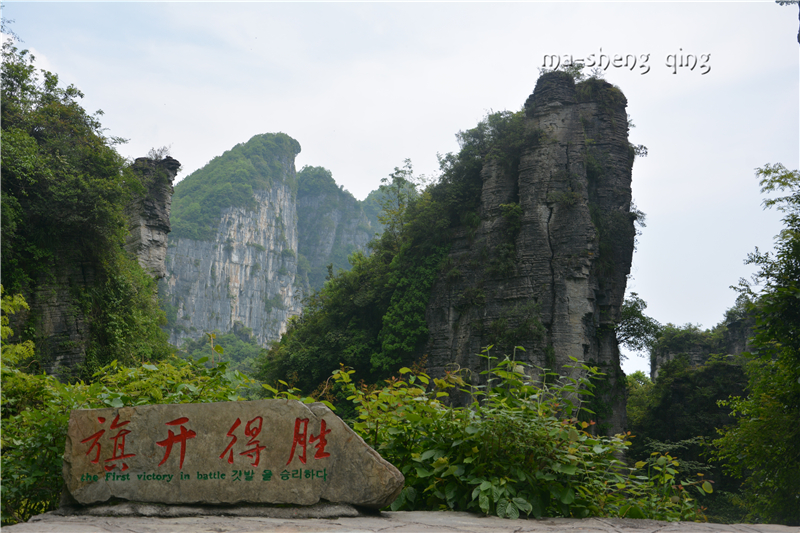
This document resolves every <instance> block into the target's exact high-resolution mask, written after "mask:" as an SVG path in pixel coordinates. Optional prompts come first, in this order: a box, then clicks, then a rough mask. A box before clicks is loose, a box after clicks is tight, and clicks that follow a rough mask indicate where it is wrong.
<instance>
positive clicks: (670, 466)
mask: <svg viewBox="0 0 800 533" xmlns="http://www.w3.org/2000/svg"><path fill="white" fill-rule="evenodd" d="M490 360H491V359H490ZM576 366H579V368H580V370H581V371H582V372H585V373H586V374H587V375H589V376H592V375H596V374H598V371H597V369H596V368H594V367H589V366H586V365H582V364H579V363H577V361H576ZM531 370H533V369H530V368H527V367H526V366H525V365H523V364H520V363H519V362H516V361H513V360H509V359H508V358H506V360H504V361H502V362H500V363H499V364H497V366H495V368H494V369H492V370H491V371H487V372H488V373H489V375H490V377H489V384H488V386H487V387H486V388H466V383H465V382H464V381H463V379H462V378H461V376H459V375H458V374H448V375H447V376H446V377H445V378H444V379H434V380H432V381H433V385H434V386H431V379H430V378H429V377H428V376H427V375H426V374H425V373H423V372H421V371H419V370H416V371H414V370H411V369H409V368H403V369H401V370H400V373H401V374H402V375H403V376H404V378H403V379H399V378H391V379H388V380H386V385H385V386H383V387H382V388H377V387H374V386H372V387H370V386H367V385H364V384H363V383H362V384H360V385H356V384H355V383H354V382H353V381H352V377H351V374H352V373H353V371H352V370H348V369H345V368H342V369H341V370H339V371H336V372H334V378H335V381H336V384H337V386H338V387H340V388H341V389H343V390H344V391H346V393H348V394H349V396H348V399H349V400H351V401H352V402H353V403H354V404H355V406H356V411H357V420H356V422H355V423H354V424H353V425H354V428H355V430H356V431H357V432H358V433H359V434H360V435H361V436H362V437H363V438H364V439H365V440H366V441H367V442H368V443H370V444H372V445H373V446H374V447H375V448H376V449H377V450H378V451H379V452H380V453H381V455H382V456H383V457H385V458H386V459H387V460H388V461H390V462H391V463H393V464H395V465H396V466H397V467H398V468H399V469H400V470H401V472H402V473H403V475H404V476H405V478H406V485H405V487H404V488H403V491H402V492H401V494H400V496H399V497H398V499H397V500H396V501H395V502H394V503H393V504H392V506H391V508H392V510H436V509H453V510H459V511H472V512H479V513H484V514H496V515H497V516H500V517H505V518H517V517H519V515H520V513H525V514H526V515H533V516H535V517H537V518H540V517H543V516H571V517H580V518H582V517H588V516H608V517H629V518H651V519H659V520H671V521H673V520H703V519H704V516H703V514H702V512H701V510H700V507H699V505H698V502H697V500H696V499H695V498H693V497H691V496H690V493H689V489H690V488H692V487H694V489H695V490H697V491H698V492H699V493H700V494H706V493H708V492H711V490H712V488H711V485H710V484H709V483H708V482H703V481H702V480H692V479H685V480H682V481H679V480H678V477H677V473H678V471H677V467H678V466H679V464H680V463H679V461H677V460H676V459H675V458H674V457H672V456H670V455H666V454H654V455H653V456H652V457H651V458H650V459H649V460H648V461H643V462H640V463H637V465H636V466H635V467H628V466H627V465H626V464H625V463H623V462H622V461H621V460H620V459H619V457H621V456H622V455H623V454H624V452H625V451H626V450H627V448H628V446H629V445H630V442H629V441H628V440H627V436H625V435H617V436H614V437H600V436H595V435H592V434H590V433H589V432H587V429H589V428H590V427H591V426H592V425H593V422H578V420H577V415H578V413H579V412H580V411H581V410H585V408H583V407H581V397H582V396H584V395H590V394H591V392H590V391H589V389H590V388H591V383H590V380H589V378H588V377H587V378H571V377H565V376H557V375H555V374H552V373H550V372H547V371H543V370H539V371H538V372H537V371H534V372H531ZM529 374H533V377H531V375H529ZM455 387H460V388H461V392H462V393H466V394H469V395H471V397H472V398H473V402H472V404H471V405H469V406H467V407H449V406H448V405H447V404H446V403H445V402H446V401H447V400H446V399H447V397H448V392H447V390H449V389H453V388H455ZM645 468H646V469H645Z"/></svg>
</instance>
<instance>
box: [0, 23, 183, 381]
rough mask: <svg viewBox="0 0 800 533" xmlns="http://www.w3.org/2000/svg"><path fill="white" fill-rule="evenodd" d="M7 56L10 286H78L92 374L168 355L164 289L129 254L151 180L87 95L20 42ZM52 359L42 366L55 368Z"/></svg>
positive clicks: (5, 188) (5, 198) (5, 190)
mask: <svg viewBox="0 0 800 533" xmlns="http://www.w3.org/2000/svg"><path fill="white" fill-rule="evenodd" d="M2 53H3V65H2V155H1V157H2V161H1V163H2V168H3V172H2V228H1V231H2V242H3V254H2V282H3V284H4V286H5V287H6V289H7V290H9V291H11V292H14V293H18V292H24V293H26V294H32V293H33V292H34V291H35V290H36V289H37V288H42V287H50V288H53V287H55V286H58V285H60V286H66V285H69V291H70V297H71V302H70V303H71V304H72V305H73V306H74V307H76V308H77V309H76V314H81V315H82V317H83V319H85V320H86V322H87V323H88V325H89V335H90V338H89V339H88V346H86V368H84V369H83V375H90V374H91V373H92V372H93V371H94V370H95V369H96V368H97V367H98V366H99V365H103V364H107V363H108V362H109V361H111V359H114V358H117V359H120V360H124V361H134V360H142V359H149V358H154V357H162V356H165V355H166V354H167V353H168V345H167V342H166V335H165V334H163V333H162V332H161V330H160V328H159V324H160V323H161V322H162V320H163V316H162V314H161V313H160V312H159V310H158V308H157V306H156V304H155V300H154V298H153V294H154V291H155V286H154V284H153V282H152V280H151V279H150V278H149V277H148V276H147V275H146V274H145V273H144V271H143V270H142V268H141V267H140V266H139V264H138V263H137V262H136V261H135V260H134V259H133V258H132V257H130V256H129V255H128V254H126V253H125V252H124V251H123V249H122V245H123V243H124V238H125V234H126V230H127V219H126V217H125V214H124V209H125V206H126V205H127V204H128V203H129V202H130V201H131V200H132V199H133V198H135V197H136V196H137V195H140V194H142V193H143V192H144V187H143V184H142V180H143V179H145V178H144V176H143V175H141V174H137V173H134V172H133V171H132V170H131V168H130V167H129V166H128V165H127V163H126V161H125V160H124V159H123V158H122V156H120V155H119V153H117V151H116V150H115V149H114V145H115V144H116V143H119V142H123V141H122V140H121V139H118V138H113V137H106V136H104V135H103V129H102V127H101V124H100V122H99V117H100V115H102V112H100V111H98V112H97V113H96V114H94V115H90V114H88V113H87V112H86V111H85V110H84V109H83V108H82V107H81V106H80V104H79V100H80V98H82V97H83V94H82V93H81V92H80V91H79V90H78V89H77V88H75V87H74V86H72V85H70V86H68V87H66V88H64V87H61V86H59V80H58V76H57V75H55V74H53V73H51V72H47V71H44V70H42V71H41V72H40V73H37V69H36V68H35V66H34V58H33V57H32V56H31V55H30V54H29V53H28V51H26V50H19V49H18V48H17V47H16V46H15V45H14V40H13V39H7V40H6V41H5V42H4V43H3V51H2ZM78 280H80V281H78ZM63 303H65V302H62V304H63ZM29 319H30V321H31V322H30V323H29V324H26V327H25V328H24V330H22V331H20V332H19V333H20V334H22V335H23V336H24V337H25V338H27V339H32V338H35V336H36V331H35V330H33V328H32V327H31V326H33V324H34V323H35V320H36V317H35V316H31V315H30V314H29ZM45 352H46V351H44V350H40V351H38V352H37V357H38V358H40V359H46V358H47V356H48V354H47V353H45Z"/></svg>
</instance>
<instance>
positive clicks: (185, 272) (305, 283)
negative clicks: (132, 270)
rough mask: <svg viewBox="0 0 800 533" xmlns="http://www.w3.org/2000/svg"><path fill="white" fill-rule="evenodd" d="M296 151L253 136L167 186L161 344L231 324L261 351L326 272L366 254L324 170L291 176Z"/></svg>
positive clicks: (350, 204)
mask: <svg viewBox="0 0 800 533" xmlns="http://www.w3.org/2000/svg"><path fill="white" fill-rule="evenodd" d="M299 151H300V145H299V144H298V143H297V141H295V140H294V139H291V138H290V137H288V136H287V135H285V134H264V135H257V136H255V137H253V138H252V139H250V140H249V141H248V142H247V143H243V144H240V145H237V146H236V147H234V148H233V149H231V150H229V151H228V152H226V153H225V154H223V155H222V156H219V157H217V158H215V159H214V160H212V161H211V163H209V165H207V166H206V167H204V168H203V169H200V170H199V171H198V172H197V173H195V174H193V175H192V176H189V177H187V178H186V180H184V182H181V183H180V184H179V185H178V186H177V187H176V199H177V200H176V204H175V205H176V206H177V209H176V210H175V213H176V216H175V217H174V218H173V222H174V223H175V226H176V227H177V230H176V231H175V232H174V233H173V234H172V235H171V236H170V240H169V246H168V250H167V260H166V270H167V274H166V277H165V279H164V280H162V282H161V285H160V289H159V292H160V295H161V298H162V300H163V302H164V307H165V309H166V311H167V318H168V321H169V323H168V332H169V334H170V342H171V343H173V344H175V345H178V346H180V345H181V344H182V343H183V341H184V339H197V338H199V337H201V336H202V335H203V333H204V332H211V331H215V330H218V331H220V332H222V333H226V332H228V331H230V330H232V329H233V328H234V325H235V324H237V323H239V324H241V326H242V327H246V328H250V329H252V331H253V335H254V337H255V340H256V341H257V342H258V343H259V344H260V345H262V346H266V345H268V344H269V342H271V341H273V340H276V339H278V338H279V337H280V335H281V333H283V332H284V331H285V330H286V325H287V322H288V320H289V318H290V317H291V316H293V315H296V314H299V312H300V309H301V300H302V297H303V296H304V295H305V294H308V293H309V292H310V291H311V290H314V289H318V288H320V287H321V286H322V284H323V283H324V280H325V276H326V274H327V265H328V264H333V267H334V269H335V270H338V269H339V268H348V267H349V265H348V263H347V256H348V255H349V254H350V253H352V252H353V251H355V250H357V249H365V248H366V243H367V242H368V241H369V240H370V239H371V238H372V236H373V234H374V232H375V230H374V229H373V225H374V224H373V223H372V222H371V221H370V220H369V218H368V217H367V216H366V215H365V214H364V211H363V210H362V208H361V206H360V203H359V202H358V200H356V199H355V198H353V196H352V195H351V194H350V193H348V192H347V191H344V190H342V189H341V188H340V187H339V186H337V185H336V183H335V182H334V181H333V178H332V177H331V175H330V172H329V171H327V170H325V169H324V168H321V167H306V168H304V169H303V170H302V171H301V172H299V173H298V172H296V171H295V166H294V158H295V156H296V155H297V153H299ZM237 188H238V189H237ZM209 191H211V192H209ZM231 191H233V194H231ZM237 191H238V192H237ZM204 202H205V203H204ZM226 204H228V205H226ZM230 204H234V205H230ZM194 206H198V207H199V209H197V208H195V207H194ZM220 206H221V207H220ZM215 208H216V209H218V213H219V215H218V216H217V215H214V216H209V213H212V214H213V210H214V209H215Z"/></svg>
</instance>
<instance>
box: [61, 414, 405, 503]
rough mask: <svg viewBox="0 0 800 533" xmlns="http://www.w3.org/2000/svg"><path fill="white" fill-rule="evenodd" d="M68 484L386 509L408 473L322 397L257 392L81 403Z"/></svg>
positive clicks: (145, 497) (121, 492) (82, 496)
mask: <svg viewBox="0 0 800 533" xmlns="http://www.w3.org/2000/svg"><path fill="white" fill-rule="evenodd" d="M64 480H65V482H66V487H67V490H68V491H69V492H70V494H71V495H72V497H73V498H75V500H77V501H78V502H79V503H81V504H91V503H96V502H104V501H107V500H109V499H110V498H121V499H125V500H131V501H138V502H161V503H172V504H189V503H196V504H197V503H199V504H235V503H240V502H249V503H270V504H298V505H313V504H315V503H317V502H318V501H320V499H323V500H327V501H329V502H334V503H337V502H338V503H350V504H353V505H360V506H365V507H372V508H380V507H384V506H386V505H388V504H390V503H391V502H392V501H393V500H394V499H395V498H396V497H397V495H398V494H399V493H400V491H401V490H402V488H403V482H404V481H405V480H404V478H403V475H402V474H401V473H400V472H399V471H398V470H397V469H396V468H395V467H394V466H392V465H391V464H390V463H388V462H387V461H385V460H384V459H383V458H382V457H381V456H380V455H379V454H378V453H377V452H376V451H375V450H373V449H372V448H370V447H369V446H368V445H367V444H366V443H365V442H364V441H363V440H362V439H361V437H359V436H358V435H356V434H355V433H354V432H353V431H352V430H351V429H350V428H349V427H348V426H347V425H346V424H345V423H344V422H343V421H342V420H341V419H340V418H339V417H337V416H336V415H335V414H334V413H333V412H332V411H331V410H330V409H328V408H327V407H325V406H324V405H323V404H320V403H314V404H303V403H301V402H298V401H294V400H260V401H250V402H220V403H207V404H178V405H145V406H139V407H123V408H120V409H82V410H75V411H73V412H72V413H71V415H70V420H69V429H68V432H67V441H66V447H65V452H64Z"/></svg>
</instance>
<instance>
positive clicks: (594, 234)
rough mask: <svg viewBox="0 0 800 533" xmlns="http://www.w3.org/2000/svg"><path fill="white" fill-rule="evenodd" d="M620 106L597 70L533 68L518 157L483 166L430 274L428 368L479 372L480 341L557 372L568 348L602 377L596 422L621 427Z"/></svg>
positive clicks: (624, 188) (628, 243)
mask: <svg viewBox="0 0 800 533" xmlns="http://www.w3.org/2000/svg"><path fill="white" fill-rule="evenodd" d="M625 106H626V100H625V97H624V96H623V95H622V93H621V92H620V91H619V90H618V89H617V88H615V87H613V86H611V85H610V84H608V83H606V82H604V81H601V80H588V81H586V82H583V83H581V84H579V85H578V86H577V87H576V85H575V84H574V82H573V80H572V78H570V77H569V76H568V75H566V74H564V73H559V72H555V73H551V74H546V75H543V76H542V77H541V78H540V79H539V82H538V84H537V86H536V89H535V90H534V93H533V95H531V97H530V98H529V99H528V101H527V102H526V104H525V115H526V124H525V128H526V135H527V141H526V148H525V149H524V150H523V153H522V156H521V161H520V164H519V167H518V168H507V167H505V166H503V165H502V164H501V163H499V162H498V161H497V160H495V161H491V162H488V163H486V164H485V165H484V168H483V170H482V178H483V189H482V196H481V221H480V223H479V225H478V226H477V227H476V228H474V229H472V230H469V229H468V228H463V229H462V230H461V231H460V232H457V234H456V238H455V240H454V242H453V244H452V247H451V251H450V257H449V259H450V261H449V262H450V265H451V266H450V267H449V268H447V269H445V272H444V273H443V275H442V276H441V277H440V279H439V280H438V281H437V282H436V284H435V285H434V288H433V291H432V296H431V299H430V302H429V304H428V308H427V311H426V319H427V322H428V327H429V331H430V335H429V341H428V344H427V346H426V349H425V353H427V354H429V368H430V370H431V371H432V373H434V374H441V373H443V372H444V371H445V370H447V369H448V367H450V368H452V367H453V365H454V364H455V365H457V366H458V367H460V368H466V369H469V370H471V371H472V376H473V383H475V382H480V381H481V380H482V378H481V376H480V372H481V371H482V370H485V369H486V364H487V363H486V361H485V360H484V359H481V358H480V357H478V356H477V355H476V354H478V353H480V351H481V349H482V347H484V346H487V345H489V344H494V345H495V350H494V351H493V355H500V356H501V355H502V354H504V353H505V354H508V355H511V354H512V352H513V351H514V347H515V346H523V347H524V348H525V351H524V352H519V351H517V352H516V354H515V357H516V358H517V360H525V361H527V362H529V363H530V364H532V365H535V366H539V367H546V368H551V369H556V370H559V371H562V372H563V371H565V370H564V369H563V367H564V366H565V365H568V364H570V363H571V360H570V357H575V358H577V359H579V360H583V361H587V362H593V363H594V364H597V365H599V366H600V367H601V370H603V371H604V372H605V373H606V374H607V379H608V381H607V383H606V384H604V385H603V386H602V387H599V388H598V390H597V391H596V392H599V393H600V395H599V398H600V400H599V402H600V403H601V404H602V406H603V410H604V411H605V412H602V413H598V416H600V417H601V418H603V419H604V422H605V428H604V429H605V430H606V431H612V432H613V431H621V430H622V429H623V428H624V425H625V389H624V379H622V378H623V377H624V374H622V372H621V370H620V366H619V350H618V347H617V341H616V336H615V333H614V323H615V321H616V320H617V319H618V317H619V309H620V305H621V304H622V301H623V298H624V293H625V284H626V280H627V275H628V273H629V272H630V265H631V258H632V254H633V249H634V238H635V228H634V220H635V218H636V216H635V214H634V213H631V187H630V184H631V168H632V163H633V157H634V154H633V151H632V149H631V148H630V145H629V143H628V137H627V131H628V126H627V115H626V113H625ZM569 372H571V373H573V374H575V373H576V372H577V371H576V370H574V369H573V370H570V371H569Z"/></svg>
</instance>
